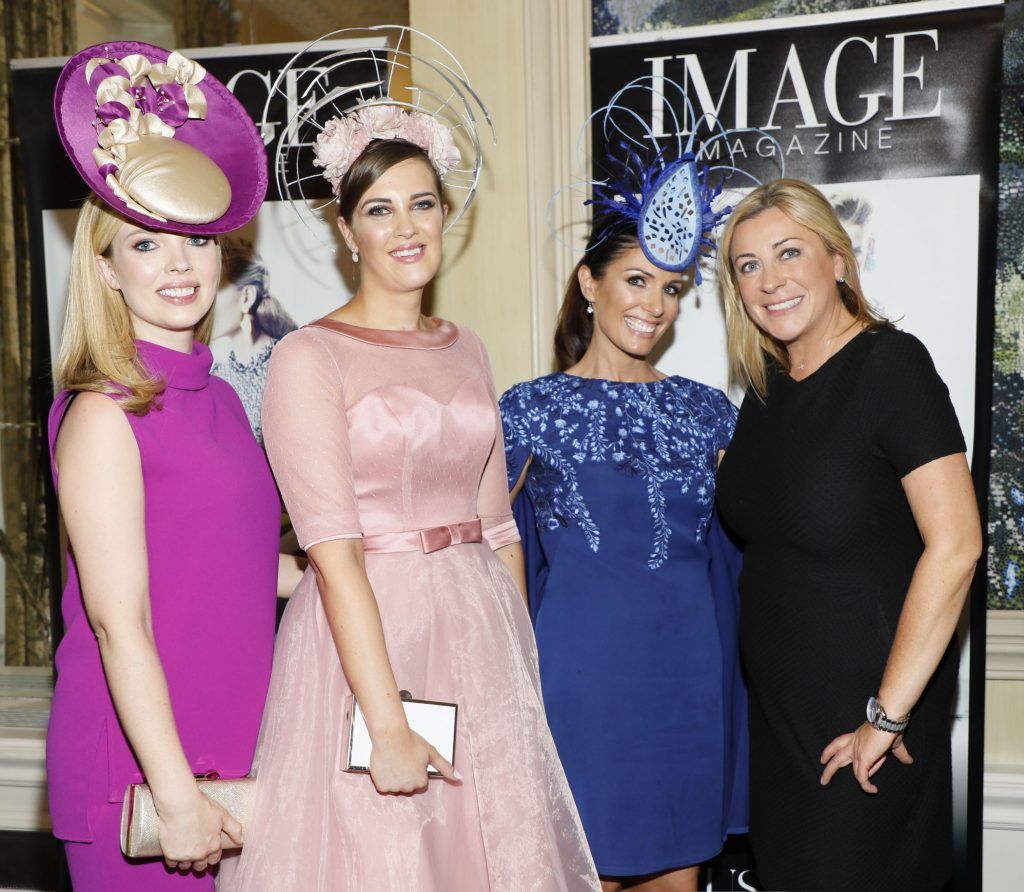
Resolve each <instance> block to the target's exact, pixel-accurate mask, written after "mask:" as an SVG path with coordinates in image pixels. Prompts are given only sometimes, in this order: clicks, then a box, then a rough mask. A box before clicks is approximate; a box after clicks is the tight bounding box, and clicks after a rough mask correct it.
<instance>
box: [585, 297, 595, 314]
mask: <svg viewBox="0 0 1024 892" xmlns="http://www.w3.org/2000/svg"><path fill="white" fill-rule="evenodd" d="M587 315H588V316H593V315H594V304H593V303H592V302H591V301H589V300H588V301H587Z"/></svg>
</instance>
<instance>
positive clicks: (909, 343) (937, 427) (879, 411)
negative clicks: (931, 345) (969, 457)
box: [862, 328, 967, 477]
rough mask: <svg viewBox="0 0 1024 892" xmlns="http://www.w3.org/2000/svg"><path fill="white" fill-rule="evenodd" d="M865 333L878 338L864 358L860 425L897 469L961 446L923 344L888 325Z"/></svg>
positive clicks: (900, 472)
mask: <svg viewBox="0 0 1024 892" xmlns="http://www.w3.org/2000/svg"><path fill="white" fill-rule="evenodd" d="M865 336H866V337H872V338H877V339H878V342H877V343H876V344H875V346H874V348H873V349H872V351H871V352H870V354H869V355H868V357H867V359H866V360H865V364H864V377H865V384H866V387H865V388H864V391H863V394H864V405H863V407H862V411H863V415H864V419H865V428H866V430H867V432H868V434H869V436H870V438H871V440H872V444H873V446H874V447H875V448H876V449H877V450H878V451H879V452H880V453H881V454H882V455H884V456H885V457H886V459H888V461H889V463H890V464H891V465H892V467H893V469H894V470H895V471H896V473H897V475H898V476H900V477H905V476H906V475H907V474H909V473H910V472H911V471H913V470H915V469H916V468H919V467H921V465H925V464H927V463H928V462H930V461H934V460H935V459H937V458H942V457H943V456H946V455H955V454H956V453H958V452H966V451H967V447H966V444H965V443H964V435H963V432H962V431H961V430H960V422H959V421H958V420H957V417H956V412H954V410H953V404H952V402H951V401H950V399H949V388H948V387H947V386H946V383H945V382H944V381H943V380H942V378H940V377H939V373H938V372H937V371H936V370H935V363H933V362H932V358H931V355H930V354H929V353H928V350H927V348H926V347H925V346H924V344H922V343H921V342H920V341H919V340H918V339H917V338H915V337H914V336H913V335H910V334H907V333H906V332H901V331H897V330H896V329H892V328H889V329H882V330H879V331H877V332H867V333H866V334H865Z"/></svg>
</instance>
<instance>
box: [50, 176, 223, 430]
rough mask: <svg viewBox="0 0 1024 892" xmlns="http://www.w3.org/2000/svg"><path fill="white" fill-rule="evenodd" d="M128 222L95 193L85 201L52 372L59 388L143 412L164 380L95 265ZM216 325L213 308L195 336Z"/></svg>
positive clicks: (201, 337) (120, 299)
mask: <svg viewBox="0 0 1024 892" xmlns="http://www.w3.org/2000/svg"><path fill="white" fill-rule="evenodd" d="M128 222H130V221H129V220H127V219H126V218H125V217H122V216H121V215H120V214H118V213H117V212H115V211H113V210H111V209H110V208H108V207H107V206H106V205H104V204H103V203H102V202H101V201H100V200H99V199H98V198H97V197H96V196H95V195H90V196H89V197H88V198H87V199H86V201H85V204H83V205H82V210H81V211H80V212H79V214H78V223H77V225H76V226H75V239H74V243H73V245H72V248H71V273H70V276H69V280H68V303H67V308H66V310H65V312H64V330H63V333H62V335H61V343H60V350H59V351H58V353H57V362H56V364H55V366H54V377H55V378H56V381H57V387H58V388H59V389H62V390H63V389H67V390H91V391H95V392H97V393H109V394H117V395H118V396H119V397H120V399H119V400H118V403H119V405H120V406H121V408H122V409H124V411H125V412H131V413H132V414H134V415H145V414H146V413H147V412H148V411H149V410H150V409H152V408H153V407H154V401H155V400H156V398H157V397H158V396H159V395H160V394H161V393H163V390H164V387H165V386H166V382H165V381H164V380H163V379H162V378H158V377H153V376H152V375H150V374H149V373H148V372H147V371H146V369H145V368H144V367H143V365H142V363H141V362H140V360H139V351H138V349H137V348H136V346H135V332H134V330H133V329H132V320H131V317H130V316H129V315H128V308H127V306H125V302H124V298H123V297H122V296H121V293H120V292H119V291H115V290H114V289H113V288H111V287H110V286H109V285H108V284H107V282H106V280H105V279H104V278H103V277H102V276H101V275H100V272H99V270H98V269H97V268H96V258H97V256H103V257H109V256H110V248H111V244H112V243H113V241H114V236H115V235H116V234H117V231H118V229H119V228H120V227H121V224H123V223H128ZM212 328H213V313H212V307H211V312H207V313H206V315H205V316H203V318H202V319H201V320H199V323H198V324H197V325H196V329H195V337H196V339H197V340H200V341H202V342H203V343H204V344H205V343H209V340H210V332H211V330H212Z"/></svg>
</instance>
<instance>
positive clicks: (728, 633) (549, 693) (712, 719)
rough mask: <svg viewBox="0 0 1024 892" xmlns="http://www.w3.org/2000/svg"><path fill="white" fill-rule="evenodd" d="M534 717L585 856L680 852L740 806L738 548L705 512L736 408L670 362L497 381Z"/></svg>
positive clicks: (654, 861) (674, 862) (640, 859)
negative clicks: (531, 636)
mask: <svg viewBox="0 0 1024 892" xmlns="http://www.w3.org/2000/svg"><path fill="white" fill-rule="evenodd" d="M501 415H502V422H503V425H504V431H505V451H506V460H507V465H508V474H509V485H510V488H511V486H512V485H513V484H514V483H515V482H516V481H518V479H519V477H520V475H521V474H522V471H523V468H524V467H525V466H526V464H527V461H528V460H530V459H531V456H532V460H530V464H529V469H528V471H527V474H526V481H525V485H524V488H523V491H522V493H520V495H519V497H518V498H517V499H516V503H515V513H516V520H517V522H518V524H519V528H520V534H521V535H522V538H523V545H524V549H525V554H526V564H527V582H528V589H529V596H530V613H531V616H532V618H533V622H534V628H535V632H536V636H537V647H538V650H539V653H540V668H541V682H542V688H543V692H544V702H545V706H546V709H547V714H548V722H549V724H550V726H551V731H552V733H553V734H554V738H555V743H556V745H557V747H558V753H559V756H560V757H561V759H562V763H563V765H564V766H565V771H566V775H567V776H568V778H569V785H570V787H571V788H572V792H573V795H574V797H575V799H576V804H577V806H578V807H579V812H580V817H581V818H582V820H583V827H584V830H585V831H586V833H587V838H588V840H589V842H590V846H591V850H592V851H593V854H594V860H595V861H596V863H597V868H598V871H599V873H601V874H602V875H605V876H636V875H640V874H646V873H653V872H655V871H661V870H667V869H670V868H673V867H682V866H686V865H690V864H696V863H698V862H701V861H705V860H707V859H708V858H711V857H713V856H714V855H715V854H717V853H718V852H719V851H720V850H721V848H722V842H723V840H724V838H725V835H726V834H727V833H733V832H742V831H744V830H745V829H746V822H747V743H746V695H745V691H744V690H743V687H742V682H741V680H740V676H739V668H738V656H737V641H736V637H737V633H736V610H737V594H736V577H737V573H738V569H739V559H738V552H737V551H736V550H735V548H734V546H733V545H732V543H731V542H730V541H729V540H728V538H727V536H726V535H725V533H724V532H723V531H722V529H721V527H720V525H719V524H718V519H717V516H716V514H715V511H714V502H715V470H716V466H717V456H718V451H719V450H720V449H724V448H725V447H726V446H727V444H728V442H729V439H730V437H731V436H732V430H733V426H734V424H735V420H736V409H735V408H734V407H733V405H732V404H731V403H730V402H729V401H728V400H727V399H726V397H725V395H724V394H723V393H722V392H721V391H719V390H715V389H714V388H711V387H707V386H706V385H703V384H699V383H697V382H695V381H690V380H688V379H686V378H680V377H669V378H665V379H663V380H661V381H655V382H652V383H640V384H629V383H627V384H623V383H619V382H613V381H605V380H599V379H590V378H580V377H577V376H573V375H566V374H564V373H556V374H553V375H547V376H545V377H543V378H538V379H536V380H534V381H527V382H525V383H523V384H517V385H516V386H515V387H513V388H511V389H510V390H509V391H508V392H507V393H505V395H504V396H503V397H502V398H501Z"/></svg>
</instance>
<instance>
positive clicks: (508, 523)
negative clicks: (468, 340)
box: [473, 335, 519, 548]
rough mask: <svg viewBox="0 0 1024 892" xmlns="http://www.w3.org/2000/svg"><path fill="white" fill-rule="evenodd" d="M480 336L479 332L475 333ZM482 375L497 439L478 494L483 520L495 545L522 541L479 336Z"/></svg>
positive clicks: (490, 378) (491, 378)
mask: <svg viewBox="0 0 1024 892" xmlns="http://www.w3.org/2000/svg"><path fill="white" fill-rule="evenodd" d="M473 337H474V338H476V335H474V336H473ZM476 340H477V344H478V346H479V348H480V364H481V375H482V376H483V380H484V384H485V385H486V387H487V392H488V393H489V394H490V397H491V411H492V412H493V413H494V443H493V444H492V445H491V454H490V455H489V456H488V458H487V464H486V465H484V472H483V475H482V476H481V478H480V490H479V493H478V494H477V514H479V515H480V520H481V521H482V523H483V529H484V538H485V539H486V540H487V543H488V544H489V545H490V546H491V548H502V547H503V546H505V545H511V544H513V543H514V542H518V541H519V530H518V529H517V528H516V522H515V519H514V518H513V517H512V505H511V503H510V502H509V498H508V486H507V483H506V481H507V474H506V471H505V440H504V437H502V435H501V416H500V415H499V413H498V403H497V400H496V399H495V396H494V376H493V375H492V373H491V363H490V360H489V359H488V358H487V350H486V349H485V348H484V345H483V343H482V342H481V341H480V339H479V338H476Z"/></svg>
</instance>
